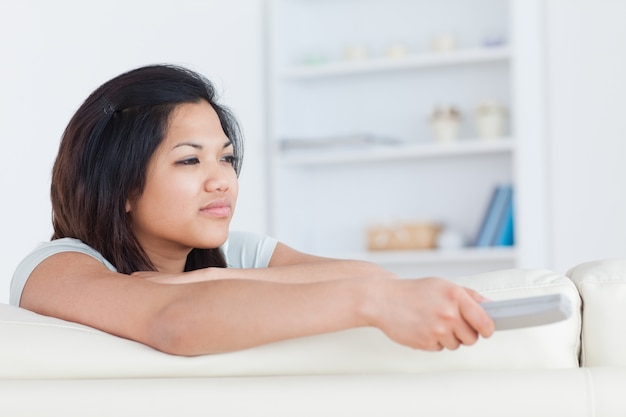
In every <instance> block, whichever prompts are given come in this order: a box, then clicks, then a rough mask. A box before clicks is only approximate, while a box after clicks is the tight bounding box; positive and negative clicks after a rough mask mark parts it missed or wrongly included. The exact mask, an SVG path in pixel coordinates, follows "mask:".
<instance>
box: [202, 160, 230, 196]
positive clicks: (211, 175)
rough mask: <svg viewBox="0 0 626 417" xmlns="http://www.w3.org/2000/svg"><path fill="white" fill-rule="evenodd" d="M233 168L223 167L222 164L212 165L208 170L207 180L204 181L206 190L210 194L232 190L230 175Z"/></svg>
mask: <svg viewBox="0 0 626 417" xmlns="http://www.w3.org/2000/svg"><path fill="white" fill-rule="evenodd" d="M230 170H232V168H230V167H227V166H222V165H220V164H211V166H210V167H209V168H208V170H207V174H206V179H205V181H204V189H205V190H206V191H208V192H214V191H221V192H225V191H228V189H229V188H230V181H231V177H232V175H230Z"/></svg>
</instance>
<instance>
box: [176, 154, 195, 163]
mask: <svg viewBox="0 0 626 417" xmlns="http://www.w3.org/2000/svg"><path fill="white" fill-rule="evenodd" d="M199 163H200V160H199V159H198V158H196V157H195V156H194V157H192V158H187V159H183V160H181V161H177V162H176V165H196V164H199Z"/></svg>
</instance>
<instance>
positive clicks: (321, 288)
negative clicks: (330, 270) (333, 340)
mask: <svg viewBox="0 0 626 417" xmlns="http://www.w3.org/2000/svg"><path fill="white" fill-rule="evenodd" d="M366 281H367V280H366ZM166 288H169V289H170V290H173V291H176V292H180V293H181V294H178V296H176V297H175V299H177V300H178V301H177V302H175V303H172V304H169V305H167V306H166V307H165V308H164V309H163V310H162V311H161V312H160V313H159V314H158V315H157V316H156V317H155V321H154V322H155V323H157V325H156V326H155V327H154V329H155V332H156V333H155V334H154V340H153V341H152V342H151V343H150V344H151V345H153V346H155V347H157V348H158V349H160V350H163V351H166V352H169V353H174V354H182V355H196V354H204V353H217V352H225V351H232V350H238V349H243V348H248V347H252V346H257V345H261V344H265V343H271V342H274V341H278V340H284V339H290V338H295V337H301V336H308V335H314V334H320V333H327V332H333V331H338V330H342V329H347V328H352V327H359V326H365V325H368V320H367V318H366V317H365V316H364V314H363V311H364V310H365V308H364V300H365V299H366V298H367V296H366V294H365V293H366V292H367V291H369V289H368V286H367V285H360V284H359V283H358V282H356V281H355V280H334V281H324V282H316V283H305V284H281V283H274V282H267V281H259V280H254V281H251V280H217V281H210V282H201V283H195V284H189V285H180V286H166V287H164V289H166Z"/></svg>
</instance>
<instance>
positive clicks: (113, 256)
mask: <svg viewBox="0 0 626 417" xmlns="http://www.w3.org/2000/svg"><path fill="white" fill-rule="evenodd" d="M241 153H242V144H241V138H240V132H239V129H238V127H237V124H236V121H235V119H234V118H233V117H232V115H231V114H230V113H229V111H228V110H227V109H225V108H224V107H222V106H220V105H219V104H218V103H216V97H215V93H214V89H213V87H212V85H211V84H210V82H209V81H207V80H206V79H204V78H203V77H202V76H200V75H198V74H196V73H194V72H192V71H189V70H187V69H184V68H180V67H175V66H168V65H155V66H148V67H143V68H138V69H136V70H133V71H129V72H127V73H125V74H122V75H120V76H118V77H116V78H114V79H112V80H110V81H108V82H107V83H105V84H104V85H102V86H101V87H99V88H98V89H97V90H96V91H94V92H93V93H92V94H91V95H90V96H89V97H88V98H87V100H86V101H85V102H84V103H83V105H82V106H81V107H80V108H79V109H78V111H77V112H76V114H75V115H74V117H73V118H72V120H71V121H70V123H69V125H68V126H67V128H66V130H65V132H64V134H63V138H62V141H61V145H60V148H59V153H58V156H57V159H56V162H55V165H54V168H53V175H52V188H51V197H52V209H53V225H54V235H53V237H52V241H51V242H47V243H44V244H42V245H41V246H40V247H38V248H37V249H36V250H35V251H33V253H31V254H30V255H29V256H28V257H27V258H26V259H25V260H24V261H23V262H22V263H21V264H20V265H19V266H18V268H17V270H16V272H15V275H14V277H13V281H12V285H11V302H12V303H13V304H16V305H20V306H22V307H24V308H27V309H29V310H32V311H35V312H38V313H41V314H45V315H49V316H54V317H59V318H61V319H65V320H69V321H74V322H79V323H83V324H86V325H89V326H92V327H95V328H99V329H102V330H104V331H106V332H109V333H112V334H115V335H118V336H121V337H125V338H129V339H132V340H136V341H138V342H141V343H144V344H147V345H149V346H152V347H154V348H155V349H158V350H161V351H163V352H168V353H172V354H178V355H198V354H206V353H216V352H225V351H232V350H237V349H243V348H248V347H252V346H257V345H261V344H264V343H270V342H274V341H278V340H283V339H288V338H294V337H299V336H306V335H313V334H319V333H325V332H332V331H337V330H342V329H347V328H352V327H359V326H375V327H378V328H379V329H381V330H382V331H383V332H384V333H386V334H387V335H388V336H389V337H390V338H391V339H393V340H395V341H397V342H398V343H402V344H404V345H407V346H411V347H414V348H420V349H427V350H440V349H443V348H448V349H456V348H457V347H458V346H459V345H461V344H465V345H471V344H473V343H474V342H476V340H477V339H478V337H479V336H481V335H482V336H483V337H488V336H490V335H491V333H492V332H493V322H492V321H491V319H490V318H489V317H488V316H487V314H486V313H485V311H484V310H483V309H482V308H481V307H480V304H479V303H480V302H481V301H483V300H484V299H483V298H482V297H481V296H480V295H478V294H476V293H475V292H473V291H472V290H469V289H466V288H461V287H458V286H456V285H454V284H452V283H450V282H448V281H445V280H442V279H435V278H429V279H421V280H401V279H397V278H396V277H395V276H393V274H391V273H389V272H387V271H385V270H383V269H381V268H379V267H378V266H376V265H374V264H371V263H367V262H360V261H347V260H345V261H344V260H334V259H327V258H321V257H317V256H312V255H308V254H304V253H301V252H298V251H296V250H294V249H292V248H290V247H288V246H286V245H284V244H282V243H280V242H277V241H275V240H274V239H272V238H269V237H263V236H257V235H252V234H246V233H229V223H230V220H231V218H232V215H233V210H234V208H235V202H236V200H237V175H238V172H239V169H240V166H241V156H242V155H241Z"/></svg>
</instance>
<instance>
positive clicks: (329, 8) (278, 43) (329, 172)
mask: <svg viewBox="0 0 626 417" xmlns="http://www.w3.org/2000/svg"><path fill="white" fill-rule="evenodd" d="M270 4H271V6H270V11H269V18H270V20H269V28H270V34H269V47H270V51H271V62H270V66H269V69H270V71H269V73H270V79H269V86H270V89H269V92H270V100H269V104H270V112H269V114H270V119H269V122H270V123H269V130H270V132H269V133H270V134H269V137H270V146H269V149H270V159H271V161H272V164H271V167H272V182H271V190H272V200H271V201H272V204H271V207H270V213H272V214H273V217H272V219H271V233H272V234H274V235H275V236H277V237H278V238H279V239H281V240H282V241H284V242H286V243H287V244H289V245H292V246H294V247H296V248H298V249H301V250H304V251H308V252H312V253H317V254H320V255H326V256H335V257H343V258H353V259H368V260H371V261H374V262H377V263H379V264H381V265H383V266H386V267H387V268H389V269H391V270H394V271H396V272H398V273H399V274H401V275H406V276H417V275H422V274H431V273H434V274H438V275H446V276H451V277H453V276H455V275H463V274H465V273H473V272H481V271H485V270H492V269H496V268H506V267H513V266H515V265H516V263H517V251H516V250H515V248H510V247H509V248H473V247H464V248H457V249H449V250H440V249H438V250H425V251H424V250H422V251H384V252H383V251H367V250H365V242H366V239H365V231H366V228H367V227H368V225H370V224H374V223H380V222H386V221H390V220H420V221H423V220H427V221H434V222H436V223H438V224H441V225H443V226H444V227H445V228H446V230H448V231H449V230H453V231H454V232H456V233H460V234H461V235H462V236H463V237H464V238H465V241H466V242H467V243H468V244H469V243H471V241H472V240H473V238H474V236H475V234H476V233H477V229H478V227H479V225H480V222H481V220H482V216H483V214H484V211H485V210H486V205H487V203H488V199H489V196H490V193H491V191H492V189H493V187H494V186H495V185H497V184H501V183H514V182H515V181H514V174H513V165H514V163H515V159H516V152H517V148H516V140H515V135H514V132H513V129H511V127H509V128H508V129H507V131H506V132H505V136H504V137H501V138H497V139H491V140H486V139H479V138H477V134H476V129H475V127H474V126H473V125H472V111H473V109H474V108H475V106H476V105H477V104H478V103H479V102H480V101H481V100H484V99H495V100H496V101H498V102H500V103H502V104H503V105H504V106H505V107H506V108H508V109H509V112H511V111H512V110H514V109H511V98H510V97H511V89H512V81H511V75H510V62H511V61H512V59H513V58H514V53H515V51H514V49H513V47H512V46H511V45H509V44H508V43H507V42H506V39H507V38H508V26H507V25H508V2H507V1H502V0H470V1H467V0H442V1H441V2H436V4H434V2H412V1H407V0H337V1H334V2H331V1H323V0H322V1H312V0H274V1H272V2H271V3H270ZM456 8H458V9H459V10H460V12H459V13H460V14H461V15H462V17H463V19H460V18H458V17H456V15H457V14H459V13H455V14H453V15H451V14H449V12H450V11H451V10H453V9H456ZM463 10H464V11H463ZM408 16H411V17H410V18H409V17H408ZM351 19H353V20H351ZM376 19H378V21H377V20H376ZM354 21H357V22H367V21H369V22H373V21H376V22H377V24H376V25H369V26H368V25H365V24H362V23H361V24H358V23H354ZM312 22H314V23H312ZM438 25H439V26H438ZM374 26H375V27H374ZM451 30H454V31H455V32H457V33H458V39H459V40H460V45H459V47H458V48H456V49H454V50H451V51H447V52H431V51H430V50H429V47H428V46H427V44H428V42H427V41H426V39H428V38H429V37H432V36H433V35H436V34H438V33H446V32H447V31H451ZM494 34H496V35H498V36H500V37H502V38H503V39H504V40H505V42H503V43H502V44H500V45H497V46H489V47H486V46H485V47H482V46H480V39H481V37H486V36H493V35H494ZM398 38H401V39H405V40H406V43H405V45H406V47H407V48H406V49H407V51H408V53H407V54H406V55H405V56H403V57H401V58H387V57H385V56H384V45H385V44H391V43H393V42H395V41H396V40H397V39H398ZM359 40H360V41H362V43H365V44H369V45H377V46H372V47H371V54H370V55H369V56H368V57H366V58H364V59H360V60H345V59H342V57H341V53H340V52H338V51H340V50H341V49H342V48H345V46H346V45H351V44H354V43H355V42H357V41H359ZM320 50H325V51H327V53H326V56H327V58H326V59H323V60H321V62H316V63H315V64H304V63H303V62H304V60H305V59H304V58H303V57H305V56H306V54H307V51H320ZM441 103H447V104H454V105H455V106H457V107H458V108H460V109H461V113H462V117H463V118H462V124H461V129H460V134H459V139H458V140H456V141H453V142H450V143H439V142H436V141H435V140H433V135H432V132H431V130H430V126H429V123H428V116H429V114H430V112H431V111H432V109H433V107H434V106H435V105H438V104H441ZM510 116H511V115H510ZM509 118H510V119H511V118H512V117H509ZM358 134H365V135H372V136H374V137H382V138H393V139H395V140H396V142H397V143H395V144H375V145H363V146H343V147H342V146H319V147H316V146H311V148H310V149H305V150H303V149H298V150H284V149H282V147H281V141H283V140H285V139H291V140H293V139H306V140H307V142H311V140H315V138H320V139H321V138H329V137H342V136H346V135H358Z"/></svg>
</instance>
